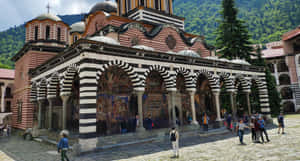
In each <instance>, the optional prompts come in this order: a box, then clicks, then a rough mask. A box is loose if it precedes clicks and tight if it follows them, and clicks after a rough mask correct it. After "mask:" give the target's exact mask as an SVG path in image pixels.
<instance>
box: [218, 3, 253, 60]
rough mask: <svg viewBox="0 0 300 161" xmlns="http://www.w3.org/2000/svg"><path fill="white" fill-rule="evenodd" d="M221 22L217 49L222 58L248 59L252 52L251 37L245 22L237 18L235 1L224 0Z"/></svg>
mask: <svg viewBox="0 0 300 161" xmlns="http://www.w3.org/2000/svg"><path fill="white" fill-rule="evenodd" d="M222 8H223V10H222V11H221V17H222V19H221V21H220V22H219V23H220V24H219V27H218V29H217V39H216V47H217V48H218V49H219V54H220V56H221V57H224V58H227V59H234V58H240V59H246V60H247V61H250V60H251V59H250V55H251V52H252V50H253V49H252V47H251V42H250V36H249V34H248V30H247V26H246V25H245V22H244V21H242V20H239V19H238V18H237V14H238V10H237V9H236V8H235V4H234V0H223V2H222Z"/></svg>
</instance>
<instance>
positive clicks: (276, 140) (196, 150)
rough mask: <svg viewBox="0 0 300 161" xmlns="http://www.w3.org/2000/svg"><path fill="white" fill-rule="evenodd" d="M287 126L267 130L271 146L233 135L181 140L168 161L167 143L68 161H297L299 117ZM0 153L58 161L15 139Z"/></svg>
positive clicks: (52, 152) (43, 148) (47, 150)
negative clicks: (283, 129) (176, 156)
mask: <svg viewBox="0 0 300 161" xmlns="http://www.w3.org/2000/svg"><path fill="white" fill-rule="evenodd" d="M275 122H276V121H275ZM286 126H287V128H286V134H285V135H281V134H280V135H279V134H277V129H276V128H275V129H270V130H268V134H269V136H270V139H271V142H270V143H267V144H254V143H251V140H250V135H249V134H247V135H245V142H246V143H247V145H245V146H242V145H239V141H238V138H237V136H236V135H234V134H232V133H226V134H223V135H214V136H207V137H203V136H194V137H190V138H185V139H181V140H180V146H181V149H180V158H179V159H172V158H171V156H172V151H171V149H170V148H171V146H170V143H169V141H165V142H151V143H147V144H139V145H133V146H129V147H120V148H114V149H111V150H105V151H102V152H97V153H91V154H87V155H83V156H81V157H76V158H75V157H74V156H71V157H70V158H71V161H109V160H122V161H168V160H170V161H171V160H174V161H175V160H176V161H177V160H183V161H186V160H190V161H198V160H212V161H213V160H215V161H239V160H241V161H245V160H251V161H252V160H253V161H256V160H262V161H264V160H265V161H277V160H278V161H296V160H299V161H300V115H298V116H297V117H293V118H288V119H286ZM0 151H3V152H4V153H6V155H8V156H10V157H11V158H13V159H14V160H17V161H59V156H58V155H57V152H56V147H54V146H53V145H47V144H44V143H39V142H34V141H24V140H22V139H21V138H19V137H16V136H13V137H11V138H10V139H6V138H0ZM0 156H1V153H0ZM0 160H1V159H0ZM1 161H2V160H1ZM4 161H6V160H4ZM8 161H9V160H8Z"/></svg>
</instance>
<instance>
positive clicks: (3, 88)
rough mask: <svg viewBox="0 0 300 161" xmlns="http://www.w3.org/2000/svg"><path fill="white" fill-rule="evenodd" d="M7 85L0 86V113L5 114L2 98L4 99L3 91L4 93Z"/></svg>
mask: <svg viewBox="0 0 300 161" xmlns="http://www.w3.org/2000/svg"><path fill="white" fill-rule="evenodd" d="M6 87H7V84H4V85H3V86H1V94H2V95H1V112H5V104H4V98H5V91H6Z"/></svg>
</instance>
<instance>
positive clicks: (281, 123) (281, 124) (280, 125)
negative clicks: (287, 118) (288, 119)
mask: <svg viewBox="0 0 300 161" xmlns="http://www.w3.org/2000/svg"><path fill="white" fill-rule="evenodd" d="M277 121H278V134H280V129H282V130H281V131H282V134H284V117H283V113H280V115H279V116H278V118H277Z"/></svg>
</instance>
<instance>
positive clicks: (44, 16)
mask: <svg viewBox="0 0 300 161" xmlns="http://www.w3.org/2000/svg"><path fill="white" fill-rule="evenodd" d="M47 19H48V20H53V21H62V20H61V19H60V18H59V17H58V16H56V15H52V14H50V13H44V14H41V15H39V16H37V17H36V18H35V20H47Z"/></svg>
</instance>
